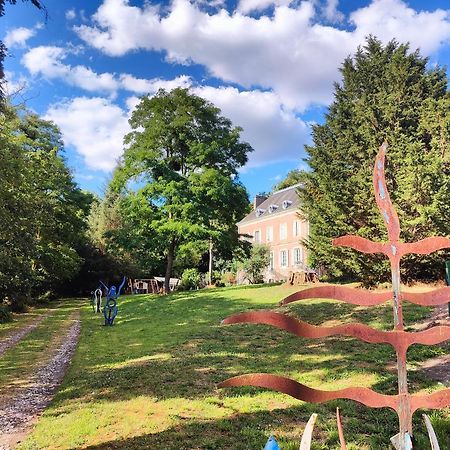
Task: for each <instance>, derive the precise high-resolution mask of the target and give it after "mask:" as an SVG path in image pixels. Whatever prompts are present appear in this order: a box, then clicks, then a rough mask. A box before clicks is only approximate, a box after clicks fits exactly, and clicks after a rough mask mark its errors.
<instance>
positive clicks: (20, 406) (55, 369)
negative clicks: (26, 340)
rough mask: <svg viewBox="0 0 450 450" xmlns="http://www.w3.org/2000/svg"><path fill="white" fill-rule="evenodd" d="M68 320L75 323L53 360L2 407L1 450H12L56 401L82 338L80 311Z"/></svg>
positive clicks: (0, 422)
mask: <svg viewBox="0 0 450 450" xmlns="http://www.w3.org/2000/svg"><path fill="white" fill-rule="evenodd" d="M69 320H72V321H73V323H72V324H71V325H70V327H69V329H68V331H67V332H66V334H65V335H64V337H63V339H62V344H61V345H60V346H59V347H58V349H57V350H56V351H55V352H54V353H53V356H52V357H51V358H50V360H49V361H48V362H47V363H46V364H45V365H44V366H42V367H41V368H40V369H38V371H37V372H36V373H35V374H34V375H33V376H32V377H31V378H30V380H29V381H30V382H29V385H28V386H27V387H26V388H23V389H21V390H20V391H19V392H18V393H17V395H15V396H14V397H12V398H11V399H9V400H8V401H7V403H6V404H4V405H2V406H3V407H2V410H1V413H0V449H2V450H10V449H13V448H14V446H15V445H16V444H17V443H18V442H19V441H20V440H21V439H22V438H23V437H24V436H25V434H26V432H27V430H28V428H29V427H30V426H31V425H32V424H33V423H34V421H35V420H36V419H37V417H38V416H39V414H41V413H42V411H43V410H44V409H45V407H46V406H47V405H48V404H49V403H50V401H51V399H52V398H53V395H54V394H55V392H56V389H57V387H58V386H59V384H60V383H61V381H62V379H63V377H64V374H65V371H66V369H67V366H68V365H69V363H70V360H71V359H72V356H73V354H74V352H75V349H76V347H77V344H78V339H79V337H80V318H79V311H74V312H73V313H72V314H71V315H70V317H69Z"/></svg>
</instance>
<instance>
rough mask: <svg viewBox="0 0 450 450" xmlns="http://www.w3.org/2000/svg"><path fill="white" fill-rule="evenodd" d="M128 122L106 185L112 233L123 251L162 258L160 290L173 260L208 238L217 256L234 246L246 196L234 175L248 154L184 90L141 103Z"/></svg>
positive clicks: (228, 127) (235, 135) (216, 113)
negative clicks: (115, 213)
mask: <svg viewBox="0 0 450 450" xmlns="http://www.w3.org/2000/svg"><path fill="white" fill-rule="evenodd" d="M130 124H131V127H132V129H133V131H132V132H131V133H130V134H128V135H127V136H126V138H125V143H126V145H127V148H126V150H125V152H124V158H123V164H122V165H121V166H120V167H119V168H118V169H117V170H116V172H115V174H114V177H113V180H112V183H111V189H112V190H113V191H115V192H117V193H120V195H121V196H122V198H121V200H120V211H121V215H122V218H123V224H122V226H121V227H120V229H118V230H116V231H115V232H114V233H112V234H114V236H113V237H114V239H115V240H116V242H120V244H121V245H122V246H123V248H127V249H128V251H129V252H134V251H141V252H142V254H143V253H145V252H147V254H148V255H149V257H148V259H150V258H153V259H154V260H158V261H161V260H165V262H166V264H165V266H166V267H165V279H166V280H165V289H166V291H167V290H168V282H169V278H170V276H171V274H172V271H173V265H174V261H175V260H176V258H177V257H179V262H181V261H182V260H183V258H184V257H185V255H186V253H187V252H188V251H191V252H192V251H193V250H194V248H195V249H197V250H198V249H199V248H201V246H202V243H205V242H208V241H209V239H212V240H213V244H214V248H215V250H216V251H217V252H218V253H224V254H225V253H227V252H228V253H231V252H232V249H233V248H234V247H235V246H236V245H237V244H238V238H239V236H238V233H237V227H236V223H237V222H238V221H239V220H240V219H241V218H242V217H243V216H244V215H245V213H246V212H247V208H248V197H247V193H246V190H245V188H244V186H243V185H242V184H241V183H240V182H239V181H238V178H237V170H238V168H239V167H241V166H242V165H244V164H245V162H246V161H247V153H248V152H249V151H251V150H252V149H251V147H250V146H249V145H248V144H247V143H242V142H240V132H241V129H240V128H238V127H233V126H232V123H231V122H230V121H229V120H228V119H226V118H224V117H222V116H220V110H219V109H218V108H216V107H215V106H214V105H212V104H211V103H209V102H207V101H206V100H204V99H202V98H200V97H197V96H196V95H193V94H190V93H189V91H188V90H186V89H174V90H173V91H171V92H169V93H168V92H166V91H164V90H160V91H159V92H158V93H157V94H156V95H155V96H154V97H151V98H150V97H143V98H142V99H141V102H140V104H139V105H138V106H137V108H136V110H135V111H134V112H133V115H132V117H131V119H130ZM132 187H134V189H132ZM179 269H180V268H179Z"/></svg>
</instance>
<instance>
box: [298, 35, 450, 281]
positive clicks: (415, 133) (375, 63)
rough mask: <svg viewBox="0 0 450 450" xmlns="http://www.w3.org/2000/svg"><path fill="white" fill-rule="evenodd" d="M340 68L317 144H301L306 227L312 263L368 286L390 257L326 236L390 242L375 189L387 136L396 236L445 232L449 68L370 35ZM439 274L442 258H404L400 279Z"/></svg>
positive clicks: (448, 226)
mask: <svg viewBox="0 0 450 450" xmlns="http://www.w3.org/2000/svg"><path fill="white" fill-rule="evenodd" d="M341 72H342V77H343V81H342V84H338V85H336V87H335V100H334V102H333V104H332V105H331V106H330V108H329V111H328V114H327V116H326V121H325V123H324V124H323V125H315V126H314V128H313V140H314V145H313V146H307V147H306V151H307V153H308V155H309V157H308V160H307V161H308V163H309V165H310V167H311V172H308V173H306V174H304V177H305V180H304V182H305V187H304V189H302V190H301V192H300V196H301V200H302V203H303V205H304V211H306V214H307V216H308V218H309V220H310V224H311V225H310V237H309V240H308V242H307V246H308V248H309V255H310V261H309V264H310V265H311V266H313V267H319V266H324V267H326V268H327V269H328V271H329V273H330V274H331V275H332V276H338V277H355V278H358V279H360V280H362V281H364V282H366V283H369V284H370V283H374V282H378V281H382V280H386V279H388V274H389V270H388V262H387V261H386V259H385V258H382V257H380V256H368V255H366V254H359V253H357V252H354V251H352V250H347V249H342V248H333V247H332V246H331V240H332V239H333V238H335V237H337V236H341V235H344V234H349V233H351V234H357V235H359V236H363V237H366V238H370V239H374V240H376V241H380V240H385V239H386V237H387V233H386V230H385V228H384V225H383V222H382V219H381V216H380V214H379V212H378V210H377V208H376V204H375V200H374V194H373V186H372V170H373V162H374V159H375V155H376V153H377V152H378V148H379V146H380V145H381V144H382V142H383V141H384V140H386V141H387V142H388V144H389V148H388V152H387V168H386V177H387V184H388V189H389V191H390V194H391V199H392V201H393V203H394V206H395V208H396V209H397V211H398V214H399V218H400V224H401V229H402V234H401V239H403V240H404V241H416V240H419V239H422V238H425V237H428V236H431V235H441V236H446V235H447V236H448V235H449V234H450V222H449V221H448V217H450V201H449V200H450V197H449V192H450V151H449V148H450V147H449V144H450V134H449V133H450V127H449V124H450V97H449V96H448V93H447V78H446V75H445V71H444V70H443V69H441V68H439V67H434V68H433V69H427V60H426V59H425V58H422V57H421V56H420V55H419V53H418V52H417V51H416V52H413V53H411V52H409V49H408V46H407V45H399V44H397V43H396V42H395V41H392V42H390V43H388V44H387V45H386V46H383V45H382V44H381V42H380V41H378V40H377V39H375V38H372V37H370V38H368V40H367V43H366V45H365V47H364V48H360V49H359V50H358V51H357V53H356V54H355V55H354V56H353V57H349V58H347V59H346V60H345V61H344V63H343V65H342V68H341ZM442 270H443V263H442V259H441V257H440V256H436V255H431V256H427V257H423V256H422V257H419V256H410V257H409V258H407V259H406V258H405V261H404V264H403V273H402V275H403V277H404V279H406V280H410V279H418V278H432V277H435V278H441V277H442V275H443V274H442Z"/></svg>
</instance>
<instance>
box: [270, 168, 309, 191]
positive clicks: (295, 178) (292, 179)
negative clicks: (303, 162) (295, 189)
mask: <svg viewBox="0 0 450 450" xmlns="http://www.w3.org/2000/svg"><path fill="white" fill-rule="evenodd" d="M303 179H304V171H303V170H300V169H293V170H291V171H289V172H288V174H287V175H286V178H285V179H284V180H283V181H280V182H279V183H278V184H277V185H275V186H274V187H273V190H274V191H280V190H281V189H285V188H288V187H291V186H294V185H296V184H299V183H302V182H303Z"/></svg>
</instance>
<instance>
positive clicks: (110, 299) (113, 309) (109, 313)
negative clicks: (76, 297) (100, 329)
mask: <svg viewBox="0 0 450 450" xmlns="http://www.w3.org/2000/svg"><path fill="white" fill-rule="evenodd" d="M125 279H126V278H125V277H123V280H122V283H121V285H120V286H119V289H117V288H116V287H115V286H111V287H110V288H108V286H106V285H105V284H104V283H102V282H101V281H100V283H101V284H102V285H103V287H104V288H105V289H106V304H105V306H104V308H103V316H104V317H105V325H110V326H112V324H113V323H114V319H115V318H116V316H117V313H118V311H119V307H118V306H117V299H118V298H119V295H120V292H121V290H122V288H123V287H124V285H125Z"/></svg>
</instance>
